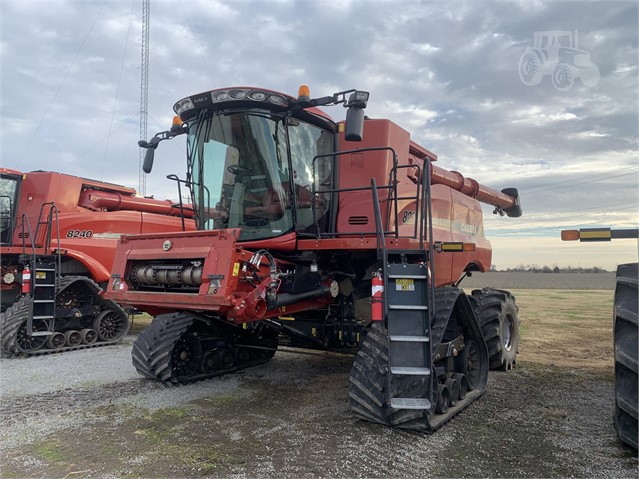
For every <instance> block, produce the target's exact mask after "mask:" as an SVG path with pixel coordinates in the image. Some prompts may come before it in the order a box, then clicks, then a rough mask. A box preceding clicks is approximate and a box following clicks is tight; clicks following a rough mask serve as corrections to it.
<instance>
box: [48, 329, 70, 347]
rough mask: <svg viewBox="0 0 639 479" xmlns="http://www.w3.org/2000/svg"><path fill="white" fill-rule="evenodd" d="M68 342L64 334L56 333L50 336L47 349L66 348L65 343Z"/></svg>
mask: <svg viewBox="0 0 639 479" xmlns="http://www.w3.org/2000/svg"><path fill="white" fill-rule="evenodd" d="M66 341H67V338H65V336H64V334H63V333H58V332H55V333H53V334H50V335H49V337H48V338H47V348H49V349H60V348H62V347H64V343H65V342H66Z"/></svg>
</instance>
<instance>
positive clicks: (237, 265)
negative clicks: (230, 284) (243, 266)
mask: <svg viewBox="0 0 639 479" xmlns="http://www.w3.org/2000/svg"><path fill="white" fill-rule="evenodd" d="M238 274H240V263H235V264H234V265H233V276H237V275H238Z"/></svg>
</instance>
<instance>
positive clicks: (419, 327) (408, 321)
mask: <svg viewBox="0 0 639 479" xmlns="http://www.w3.org/2000/svg"><path fill="white" fill-rule="evenodd" d="M427 257H428V253H427V252H426V251H419V250H417V251H403V252H402V251H391V252H388V251H387V252H386V258H383V261H384V264H385V268H384V269H385V271H384V295H385V298H384V313H385V315H384V316H385V321H386V327H387V330H388V372H387V388H388V389H387V390H388V396H387V401H388V404H389V405H390V407H392V408H394V409H422V410H427V409H431V408H432V407H433V397H432V396H433V391H432V387H430V385H431V383H432V381H431V373H432V350H431V341H430V337H431V335H430V314H431V308H429V304H428V303H429V301H428V297H429V295H428V265H427V262H426V261H425V259H426V258H427ZM401 376H417V377H419V378H422V379H424V381H423V384H424V387H423V388H419V390H418V391H413V392H411V394H410V396H408V397H392V393H393V389H392V383H393V380H394V379H398V380H399V379H400V377H401Z"/></svg>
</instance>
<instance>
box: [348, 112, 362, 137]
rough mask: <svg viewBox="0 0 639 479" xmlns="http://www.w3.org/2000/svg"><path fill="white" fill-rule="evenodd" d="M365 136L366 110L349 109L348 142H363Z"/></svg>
mask: <svg viewBox="0 0 639 479" xmlns="http://www.w3.org/2000/svg"><path fill="white" fill-rule="evenodd" d="M363 135H364V110H363V109H361V108H353V107H351V108H348V109H347V110H346V131H345V138H346V141H362V136H363Z"/></svg>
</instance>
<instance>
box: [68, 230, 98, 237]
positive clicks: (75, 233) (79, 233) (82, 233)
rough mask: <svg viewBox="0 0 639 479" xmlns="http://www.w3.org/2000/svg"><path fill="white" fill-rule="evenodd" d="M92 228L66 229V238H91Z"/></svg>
mask: <svg viewBox="0 0 639 479" xmlns="http://www.w3.org/2000/svg"><path fill="white" fill-rule="evenodd" d="M92 237H93V231H92V230H69V231H67V238H87V239H88V238H92Z"/></svg>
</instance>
